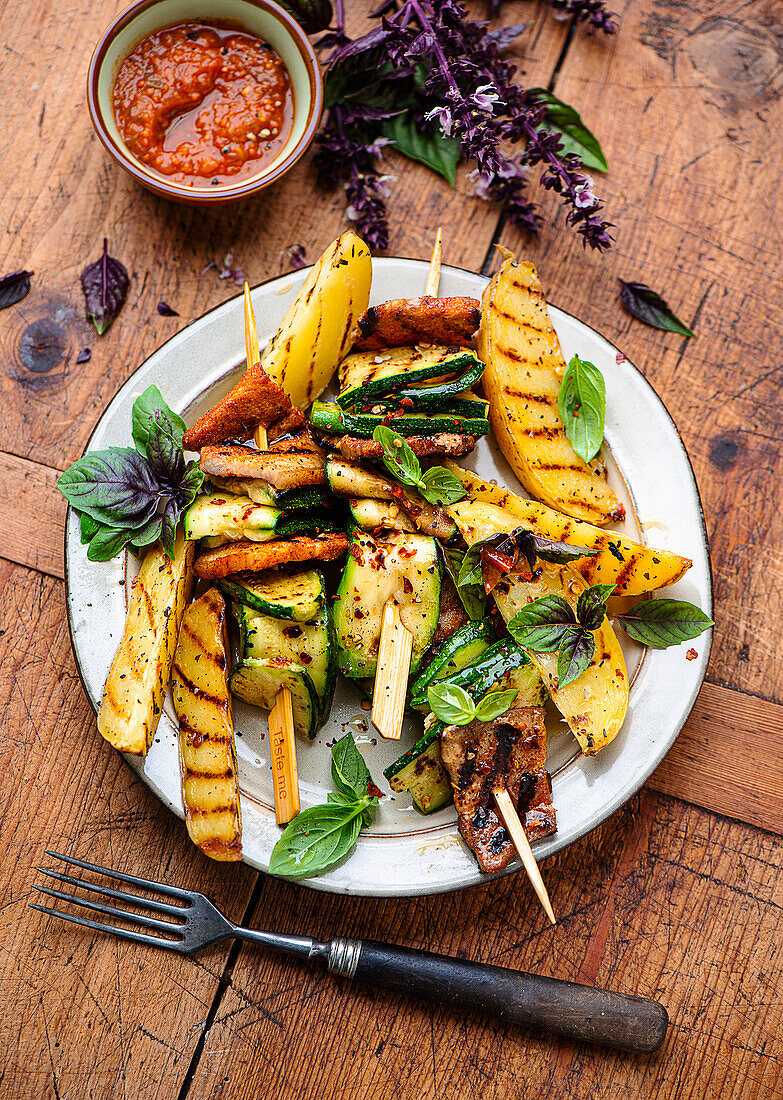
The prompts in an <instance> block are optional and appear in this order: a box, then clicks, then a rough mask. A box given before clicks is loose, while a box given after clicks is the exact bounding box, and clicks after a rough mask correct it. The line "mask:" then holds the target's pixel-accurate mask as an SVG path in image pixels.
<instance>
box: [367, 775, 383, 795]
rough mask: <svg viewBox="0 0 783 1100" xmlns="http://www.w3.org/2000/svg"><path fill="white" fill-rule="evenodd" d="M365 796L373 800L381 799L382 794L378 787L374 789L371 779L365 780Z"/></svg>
mask: <svg viewBox="0 0 783 1100" xmlns="http://www.w3.org/2000/svg"><path fill="white" fill-rule="evenodd" d="M367 794H369V795H370V796H371V797H373V798H383V797H384V794H383V791H382V790H381V788H380V787H376V785H375V784H374V783H373V781H372V779H368V780H367Z"/></svg>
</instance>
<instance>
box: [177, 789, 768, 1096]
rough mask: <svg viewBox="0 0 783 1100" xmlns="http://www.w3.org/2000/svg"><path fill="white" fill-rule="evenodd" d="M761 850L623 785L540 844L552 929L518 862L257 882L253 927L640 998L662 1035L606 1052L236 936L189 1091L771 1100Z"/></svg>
mask: <svg viewBox="0 0 783 1100" xmlns="http://www.w3.org/2000/svg"><path fill="white" fill-rule="evenodd" d="M778 850H779V842H778V840H777V839H776V838H774V837H771V836H769V835H768V834H765V833H762V832H759V831H756V830H752V829H748V828H746V827H744V826H739V825H736V824H732V823H731V822H728V821H725V820H723V821H721V820H719V819H716V818H715V817H713V816H712V815H710V814H706V813H704V812H702V811H700V810H697V809H695V808H692V807H687V806H685V805H684V804H682V803H679V802H674V801H671V800H669V799H667V798H664V797H663V796H659V795H655V794H651V793H646V794H643V795H641V796H637V797H636V798H634V799H633V800H632V802H631V803H629V804H628V805H627V806H626V807H625V808H624V809H623V810H622V811H620V812H619V813H618V814H616V815H615V816H614V817H613V818H612V819H611V820H610V821H608V822H606V823H605V824H604V825H603V826H601V827H600V829H598V830H596V831H595V832H594V833H593V834H591V835H590V836H589V837H586V838H584V839H583V840H581V841H580V842H578V843H577V844H575V845H573V846H572V847H571V848H569V850H568V851H567V852H564V853H561V854H560V855H558V856H556V857H554V858H553V859H551V860H548V861H547V866H546V875H547V882H548V883H549V885H550V889H551V890H552V893H553V897H552V901H553V905H554V907H555V910H556V912H557V913H558V914H559V918H560V919H559V923H558V925H557V927H556V928H550V927H549V926H548V925H547V923H546V917H545V916H544V914H543V913H541V911H540V909H539V906H538V902H537V900H536V898H535V896H534V895H533V893H532V891H531V890H530V888H529V886H528V885H527V883H525V882H524V881H521V876H520V875H515V876H510V877H509V878H506V879H500V880H497V881H495V882H493V883H492V884H490V885H487V886H482V887H476V888H474V889H472V890H467V891H463V892H461V893H459V894H455V895H445V896H443V897H440V898H423V899H411V900H401V901H393V900H388V901H370V900H368V899H352V898H340V899H336V898H329V899H327V898H324V897H323V896H321V895H318V894H315V893H312V892H305V891H302V890H301V889H299V888H297V887H296V886H292V885H286V884H283V883H278V882H274V881H273V880H267V881H266V883H265V886H264V889H263V893H262V896H261V901H260V905H259V908H258V911H257V913H256V916H255V920H254V925H255V926H256V927H260V928H264V927H266V926H268V925H270V924H274V925H275V926H276V927H282V928H285V929H287V930H290V931H302V930H305V929H306V930H307V931H308V932H315V934H317V935H319V936H323V937H328V936H330V935H333V934H339V935H361V936H367V937H368V938H369V937H372V938H374V939H380V940H392V941H395V942H400V943H403V944H405V945H413V944H415V945H416V946H423V947H426V948H432V949H435V950H442V951H445V952H447V953H450V954H455V955H457V956H459V957H463V958H464V957H466V958H472V959H479V960H481V961H484V962H491V963H496V964H499V965H503V966H512V967H515V968H519V969H523V970H525V969H526V970H530V971H532V972H535V973H540V974H551V975H556V976H557V977H561V978H568V979H576V980H579V981H582V982H588V983H595V984H597V985H602V986H606V987H609V988H611V989H616V990H620V991H622V992H633V993H637V994H642V995H645V996H652V997H656V998H658V999H660V1000H661V1001H662V1002H663V1003H664V1005H665V1006H666V1007H667V1009H668V1011H669V1014H670V1017H671V1026H670V1029H669V1035H668V1038H667V1040H666V1043H665V1045H664V1047H663V1049H662V1050H661V1051H660V1052H659V1054H658V1055H653V1056H629V1055H622V1054H615V1053H611V1054H608V1053H607V1052H605V1051H600V1050H598V1049H595V1048H588V1047H585V1046H579V1045H576V1044H573V1043H570V1042H567V1041H565V1040H560V1041H558V1040H555V1039H553V1038H552V1037H547V1036H541V1035H537V1034H533V1033H532V1032H527V1031H524V1030H522V1029H519V1028H514V1027H504V1026H503V1025H500V1024H498V1023H496V1022H489V1021H486V1020H483V1019H482V1018H481V1017H480V1016H478V1015H475V1016H474V1015H470V1014H463V1013H456V1012H451V1011H449V1010H447V1009H443V1008H439V1007H435V1006H433V1005H430V1004H425V1003H422V1002H419V1001H417V1000H416V999H415V998H414V997H413V996H412V997H411V998H410V999H407V998H406V999H400V998H399V997H396V996H394V995H389V994H387V993H385V992H383V991H379V990H374V989H369V988H363V987H362V988H360V987H357V986H353V985H350V984H349V983H347V982H341V983H335V982H333V980H332V979H329V978H326V977H324V975H323V974H321V973H318V972H317V971H316V972H313V971H312V970H311V969H307V968H305V967H303V966H302V965H301V964H292V963H289V962H284V961H281V960H280V959H277V958H274V957H270V956H268V955H265V954H264V953H262V952H259V951H253V950H249V951H246V950H245V949H244V948H243V949H242V951H241V953H240V955H239V959H238V961H237V964H236V966H235V968H234V971H233V974H232V980H231V987H230V988H229V989H227V990H226V992H225V994H224V996H223V997H222V999H221V1001H220V1003H219V1006H218V1009H217V1013H216V1016H215V1020H214V1023H213V1025H212V1027H211V1028H210V1030H209V1032H208V1033H207V1036H206V1040H205V1044H204V1053H203V1056H202V1058H201V1060H200V1062H199V1065H198V1068H197V1070H196V1073H195V1076H194V1078H193V1083H192V1086H191V1088H190V1092H189V1094H188V1097H189V1100H223V1098H226V1100H227V1098H229V1097H230V1098H231V1100H251V1098H253V1097H255V1096H257V1095H258V1092H257V1090H258V1083H259V1081H261V1080H263V1081H265V1082H267V1083H268V1087H269V1089H270V1091H273V1092H274V1094H275V1096H277V1097H279V1098H280V1100H288V1098H293V1097H299V1098H301V1100H320V1098H321V1097H323V1096H330V1095H337V1096H340V1097H342V1098H344V1100H364V1098H365V1097H369V1096H380V1095H386V1096H393V1097H394V1098H395V1100H408V1098H410V1100H414V1098H416V1100H439V1098H440V1097H444V1096H445V1097H453V1096H461V1097H468V1098H471V1100H472V1098H476V1100H478V1098H481V1100H501V1098H502V1100H527V1098H528V1097H531V1096H551V1097H561V1096H569V1097H570V1096H578V1097H590V1098H591V1100H604V1098H605V1100H617V1097H620V1096H623V1097H625V1096H634V1097H653V1096H655V1097H658V1096H660V1097H666V1098H667V1100H672V1098H675V1097H676V1098H678V1100H692V1098H696V1097H713V1096H715V1097H717V1096H727V1097H728V1096H731V1097H737V1098H743V1100H762V1098H764V1100H771V1098H772V1097H773V1096H774V1095H775V1088H776V1085H777V1084H779V1082H780V1072H781V1062H780V1059H779V1048H777V1046H776V1045H775V1049H773V1044H772V1043H770V1041H769V1040H770V1038H771V1037H772V1036H774V1035H775V1034H776V1029H777V1027H778V1026H779V1024H780V1019H781V1010H782V1009H783V1003H782V1002H781V1000H780V998H779V996H777V993H776V990H777V984H776V977H775V974H776V972H777V970H778V964H777V962H776V958H775V955H776V945H775V937H776V930H777V929H778V928H779V925H780V913H781V906H782V905H783V886H782V884H781V879H780V875H779V870H778V858H777V855H778ZM598 868H600V871H601V873H600V875H596V873H595V872H596V869H598ZM740 959H741V960H742V962H741V964H740V965H739V966H738V965H737V962H736V960H740ZM315 1067H318V1069H317V1072H314V1068H315Z"/></svg>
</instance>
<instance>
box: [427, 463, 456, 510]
mask: <svg viewBox="0 0 783 1100" xmlns="http://www.w3.org/2000/svg"><path fill="white" fill-rule="evenodd" d="M419 492H420V493H421V495H422V496H423V497H424V499H425V500H428V501H429V502H430V504H441V505H446V504H456V503H457V501H458V500H463V499H464V498H465V497H466V496H467V495H468V491H467V489H466V488H465V486H464V485H463V484H462V482H461V481H460V479H459V478H458V477H457V475H456V474H453V473H452V472H451V470H447V469H446V467H445V466H432V467H431V468H430V469H429V470H425V471H424V473H423V474H422V476H421V481H420V482H419Z"/></svg>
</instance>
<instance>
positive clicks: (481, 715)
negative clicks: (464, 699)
mask: <svg viewBox="0 0 783 1100" xmlns="http://www.w3.org/2000/svg"><path fill="white" fill-rule="evenodd" d="M518 694H519V692H518V691H517V689H516V688H513V689H509V690H508V691H490V692H487V694H486V695H485V696H484V698H483V699H482V700H481V701H480V702H479V703H477V704H476V718H478V720H479V722H491V721H492V720H493V718H499V717H500V715H501V714H505V713H506V711H507V710H510V709H511V704H512V703H513V702H514V700H515V699H516V697H517V695H518Z"/></svg>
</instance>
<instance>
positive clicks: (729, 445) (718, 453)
mask: <svg viewBox="0 0 783 1100" xmlns="http://www.w3.org/2000/svg"><path fill="white" fill-rule="evenodd" d="M741 454H742V444H741V443H739V442H738V441H737V440H736V439H735V438H734V437H733V436H731V435H719V436H716V437H715V439H713V440H712V442H711V443H710V462H711V463H712V464H713V466H717V467H718V469H719V470H730V469H731V468H732V467H733V466H736V465H737V462H738V461H739V459H740V456H741Z"/></svg>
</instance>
